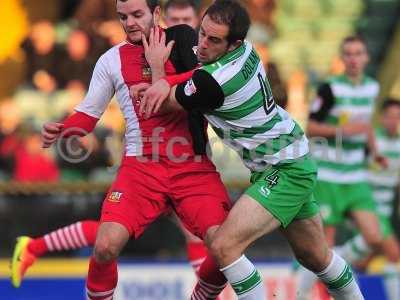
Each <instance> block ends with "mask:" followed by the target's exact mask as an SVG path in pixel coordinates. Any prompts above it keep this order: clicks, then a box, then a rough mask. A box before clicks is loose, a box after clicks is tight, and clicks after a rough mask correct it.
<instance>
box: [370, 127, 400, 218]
mask: <svg viewBox="0 0 400 300" xmlns="http://www.w3.org/2000/svg"><path fill="white" fill-rule="evenodd" d="M375 133H376V142H377V148H378V151H379V153H380V154H382V155H383V156H385V157H386V158H387V159H388V161H389V166H388V168H387V169H382V168H378V167H377V166H376V165H375V164H373V163H371V164H370V168H369V173H368V180H369V182H370V184H371V187H372V191H373V197H374V200H375V202H376V204H377V208H378V212H379V213H380V214H381V215H383V216H386V217H391V216H392V213H393V201H394V197H395V193H396V190H395V189H396V187H397V185H398V183H399V179H400V177H399V175H400V174H399V173H400V136H399V135H396V136H389V135H388V134H387V131H386V130H385V129H384V128H377V129H376V130H375Z"/></svg>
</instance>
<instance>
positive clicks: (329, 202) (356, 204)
mask: <svg viewBox="0 0 400 300" xmlns="http://www.w3.org/2000/svg"><path fill="white" fill-rule="evenodd" d="M314 195H315V198H316V200H317V202H318V204H319V206H320V208H321V216H322V220H323V222H324V224H325V225H332V226H334V225H337V224H339V223H342V222H343V221H344V219H345V218H346V215H347V214H348V213H349V212H352V211H361V210H363V211H374V210H375V203H374V200H373V198H372V192H371V188H370V186H369V185H368V183H366V182H360V183H351V184H350V183H349V184H342V183H332V182H326V181H320V180H318V181H317V185H316V187H315V191H314Z"/></svg>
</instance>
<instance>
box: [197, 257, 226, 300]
mask: <svg viewBox="0 0 400 300" xmlns="http://www.w3.org/2000/svg"><path fill="white" fill-rule="evenodd" d="M226 282H227V280H226V278H225V276H224V274H223V273H222V272H221V271H220V270H219V268H218V266H217V264H216V263H215V261H214V259H213V258H212V257H211V256H210V255H208V256H207V258H206V259H205V260H204V262H203V263H202V264H201V266H200V270H199V281H198V282H197V284H196V286H195V288H194V290H193V293H192V297H191V298H190V299H191V300H214V299H217V298H218V295H219V294H220V293H221V292H222V290H223V289H224V288H225V286H226Z"/></svg>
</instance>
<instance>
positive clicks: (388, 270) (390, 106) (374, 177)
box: [337, 99, 400, 300]
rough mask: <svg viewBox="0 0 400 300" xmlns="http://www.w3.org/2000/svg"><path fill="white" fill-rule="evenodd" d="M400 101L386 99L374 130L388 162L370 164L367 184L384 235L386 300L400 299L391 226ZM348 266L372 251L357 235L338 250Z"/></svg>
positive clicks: (399, 251) (398, 252) (399, 248)
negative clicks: (384, 165) (383, 165)
mask: <svg viewBox="0 0 400 300" xmlns="http://www.w3.org/2000/svg"><path fill="white" fill-rule="evenodd" d="M399 125H400V100H395V99H388V100H386V101H384V102H383V104H382V109H381V115H380V122H379V125H378V126H377V127H376V128H375V133H376V141H377V148H378V150H379V151H380V153H382V155H383V156H385V157H386V158H387V159H388V162H389V163H388V167H387V168H386V169H382V168H380V167H379V165H376V164H374V163H373V162H372V163H371V164H370V168H369V172H368V182H369V183H370V185H371V188H372V194H373V198H374V201H375V203H376V208H377V213H378V217H379V225H380V229H381V232H382V234H383V242H382V252H383V254H384V255H385V258H386V260H387V262H386V264H385V266H384V269H383V278H384V282H385V287H386V294H387V295H388V297H389V300H397V299H399V298H400V278H399V269H398V266H397V264H398V262H399V259H400V245H399V241H398V240H397V237H396V235H395V234H394V230H393V227H392V224H391V217H392V215H393V213H394V204H395V196H396V187H397V186H398V184H399V179H400V178H399V175H400V135H399V132H398V128H399ZM337 251H338V252H339V253H341V254H342V256H344V257H346V258H347V262H349V263H353V262H355V261H359V260H361V259H363V258H365V257H366V256H368V255H369V254H371V249H370V248H369V247H368V245H367V243H366V242H365V240H364V239H363V238H362V236H361V235H360V234H358V235H356V236H355V237H353V238H352V239H350V240H349V241H347V242H346V243H345V244H344V245H343V246H340V247H338V248H337Z"/></svg>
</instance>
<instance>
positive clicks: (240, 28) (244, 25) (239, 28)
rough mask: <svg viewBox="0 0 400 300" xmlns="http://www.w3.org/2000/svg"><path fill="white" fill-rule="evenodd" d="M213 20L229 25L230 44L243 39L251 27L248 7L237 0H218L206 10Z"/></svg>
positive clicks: (228, 38)
mask: <svg viewBox="0 0 400 300" xmlns="http://www.w3.org/2000/svg"><path fill="white" fill-rule="evenodd" d="M205 15H207V16H208V17H209V18H210V19H211V20H212V21H214V22H215V23H218V24H223V25H227V26H228V28H229V33H228V36H227V37H226V39H227V41H228V43H229V44H232V43H234V42H236V41H237V40H240V41H243V40H244V39H245V38H246V35H247V32H248V31H249V28H250V17H249V14H248V12H247V11H246V9H245V8H244V7H243V6H242V5H240V4H239V3H238V2H237V1H235V0H216V1H215V2H214V3H213V4H212V5H211V6H210V7H209V8H208V9H207V10H206V12H205V14H204V16H205Z"/></svg>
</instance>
